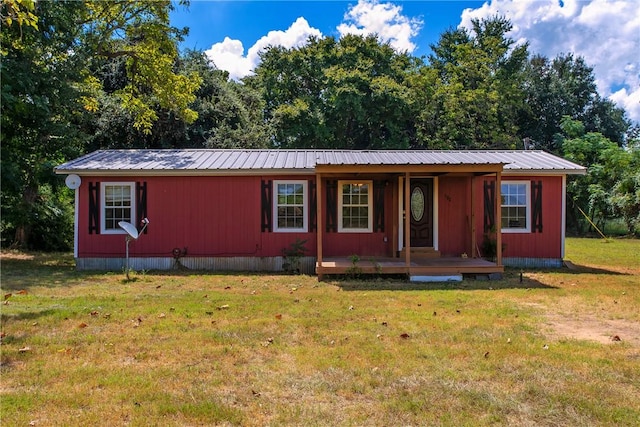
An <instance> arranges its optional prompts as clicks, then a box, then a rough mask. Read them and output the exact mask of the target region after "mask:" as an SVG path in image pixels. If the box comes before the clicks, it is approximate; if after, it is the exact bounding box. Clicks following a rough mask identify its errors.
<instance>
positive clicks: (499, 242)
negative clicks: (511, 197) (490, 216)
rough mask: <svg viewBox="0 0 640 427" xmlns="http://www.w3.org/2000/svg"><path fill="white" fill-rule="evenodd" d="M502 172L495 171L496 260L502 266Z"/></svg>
mask: <svg viewBox="0 0 640 427" xmlns="http://www.w3.org/2000/svg"><path fill="white" fill-rule="evenodd" d="M501 189H502V172H496V261H497V264H498V267H501V266H502V195H501V194H500V190H501Z"/></svg>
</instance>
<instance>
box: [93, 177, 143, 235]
mask: <svg viewBox="0 0 640 427" xmlns="http://www.w3.org/2000/svg"><path fill="white" fill-rule="evenodd" d="M135 189H136V185H135V183H133V182H103V183H101V184H100V206H102V215H101V219H100V222H101V224H100V225H101V227H100V229H101V231H100V232H101V233H104V234H123V233H125V231H124V230H123V229H121V228H120V227H119V226H118V223H119V222H120V221H126V222H129V223H131V224H133V225H134V226H137V224H134V218H135V209H136V206H135V197H134V195H135Z"/></svg>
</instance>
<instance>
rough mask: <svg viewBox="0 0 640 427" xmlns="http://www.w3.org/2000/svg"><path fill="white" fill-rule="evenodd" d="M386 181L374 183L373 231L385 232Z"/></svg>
mask: <svg viewBox="0 0 640 427" xmlns="http://www.w3.org/2000/svg"><path fill="white" fill-rule="evenodd" d="M384 189H385V182H384V181H374V182H373V231H382V232H384Z"/></svg>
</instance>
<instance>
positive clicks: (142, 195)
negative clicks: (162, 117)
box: [135, 181, 149, 234]
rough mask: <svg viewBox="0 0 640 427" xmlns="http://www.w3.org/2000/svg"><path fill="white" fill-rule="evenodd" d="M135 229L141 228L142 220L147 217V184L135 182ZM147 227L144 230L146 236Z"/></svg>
mask: <svg viewBox="0 0 640 427" xmlns="http://www.w3.org/2000/svg"><path fill="white" fill-rule="evenodd" d="M136 214H137V215H136V223H135V226H136V228H138V227H141V226H142V220H143V219H144V218H146V217H147V182H146V181H145V182H136ZM148 229H149V227H146V228H145V229H144V234H147V230H148Z"/></svg>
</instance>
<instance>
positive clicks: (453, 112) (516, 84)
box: [412, 17, 528, 149]
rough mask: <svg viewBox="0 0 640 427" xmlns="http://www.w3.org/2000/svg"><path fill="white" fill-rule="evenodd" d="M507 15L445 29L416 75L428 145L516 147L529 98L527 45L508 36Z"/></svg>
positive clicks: (420, 128) (420, 130)
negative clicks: (526, 91) (468, 26)
mask: <svg viewBox="0 0 640 427" xmlns="http://www.w3.org/2000/svg"><path fill="white" fill-rule="evenodd" d="M511 27H512V26H511V24H510V23H509V21H507V20H506V19H504V18H501V17H494V18H490V19H487V20H474V21H472V30H471V31H469V30H466V29H463V28H459V29H450V30H447V31H445V32H444V33H443V34H442V35H441V37H440V40H439V41H438V43H437V44H435V45H433V46H432V50H433V54H431V55H430V56H429V65H428V67H427V69H421V70H420V72H419V73H418V74H416V76H415V77H414V78H412V87H413V89H414V91H415V104H414V105H415V107H416V108H415V111H416V117H417V118H416V120H417V125H416V126H417V135H418V137H417V139H418V144H419V145H420V146H423V147H425V148H441V149H442V148H446V149H467V148H472V149H474V148H514V147H515V146H516V145H517V144H518V142H519V141H518V138H517V137H516V135H517V132H518V127H517V123H516V118H517V116H516V114H517V112H518V111H519V110H520V109H521V108H522V106H523V103H524V92H523V85H524V73H523V72H524V67H525V64H526V59H527V56H528V53H527V45H526V44H525V45H519V46H516V45H515V42H514V41H513V40H512V39H510V38H509V37H507V36H506V34H507V33H508V32H509V31H510V30H511Z"/></svg>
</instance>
